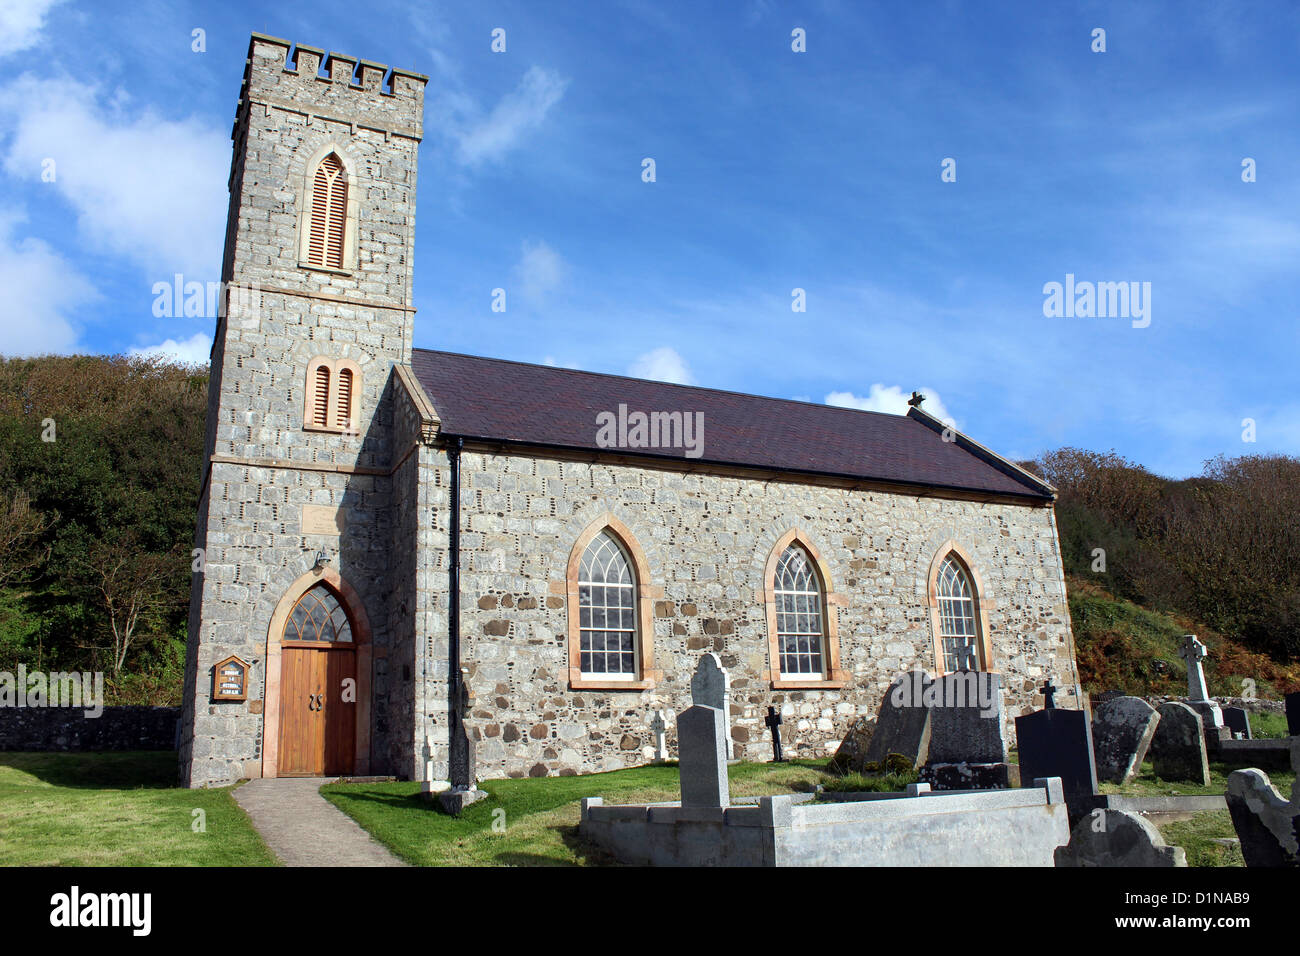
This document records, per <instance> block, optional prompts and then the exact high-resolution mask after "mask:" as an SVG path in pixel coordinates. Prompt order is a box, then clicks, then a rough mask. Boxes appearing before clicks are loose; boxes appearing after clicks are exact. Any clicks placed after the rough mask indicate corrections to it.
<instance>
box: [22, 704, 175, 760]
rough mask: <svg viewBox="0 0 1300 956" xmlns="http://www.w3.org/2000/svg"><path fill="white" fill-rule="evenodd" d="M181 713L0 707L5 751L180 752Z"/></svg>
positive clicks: (168, 710) (153, 709)
mask: <svg viewBox="0 0 1300 956" xmlns="http://www.w3.org/2000/svg"><path fill="white" fill-rule="evenodd" d="M180 715H181V709H180V708H179V707H105V708H104V712H103V713H102V714H100V715H99V716H98V717H87V716H86V715H85V713H84V712H83V711H82V710H81V709H80V708H76V707H0V750H32V751H73V750H175V749H176V734H177V722H178V721H179V720H180Z"/></svg>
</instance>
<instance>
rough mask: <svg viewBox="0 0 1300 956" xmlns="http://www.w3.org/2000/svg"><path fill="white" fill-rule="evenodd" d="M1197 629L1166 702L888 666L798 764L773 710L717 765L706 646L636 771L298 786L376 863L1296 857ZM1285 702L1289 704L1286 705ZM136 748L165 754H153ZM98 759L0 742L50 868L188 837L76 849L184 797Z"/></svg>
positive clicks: (725, 701) (1274, 754)
mask: <svg viewBox="0 0 1300 956" xmlns="http://www.w3.org/2000/svg"><path fill="white" fill-rule="evenodd" d="M1198 643H1199V642H1197V641H1196V639H1195V638H1193V637H1191V636H1188V637H1187V638H1186V641H1185V644H1186V651H1187V660H1188V691H1189V693H1188V695H1187V697H1185V698H1179V699H1156V698H1148V699H1143V698H1138V697H1133V696H1125V695H1120V694H1098V695H1096V698H1095V699H1094V700H1093V701H1091V706H1090V707H1088V706H1085V707H1084V708H1082V709H1076V708H1072V707H1057V706H1056V702H1057V688H1056V687H1055V685H1054V683H1053V682H1052V680H1050V679H1045V680H1044V681H1043V683H1042V685H1041V686H1040V687H1038V688H1037V695H1036V697H1035V699H1036V700H1041V706H1038V707H1036V708H1023V709H1022V712H1021V713H1019V714H1018V715H1015V714H1010V713H1008V712H1007V707H1006V704H1005V695H1004V694H1003V693H1002V692H1001V686H1000V685H1001V681H1002V679H1003V678H1002V677H1001V675H998V674H994V673H987V672H980V671H958V672H956V673H953V674H946V675H940V676H938V677H932V676H930V675H928V674H926V673H924V672H921V671H911V672H907V673H904V674H900V675H898V676H897V677H896V678H895V679H894V681H893V682H892V684H890V685H889V686H888V687H887V688H885V689H884V691H883V692H882V694H881V701H880V705H879V708H878V710H877V713H876V714H875V715H874V717H855V718H854V719H853V720H852V721H850V722H848V723H847V725H846V729H845V731H844V736H843V739H842V741H841V743H840V744H839V746H838V748H836V749H835V752H834V753H833V754H831V755H829V757H828V758H815V759H810V758H808V757H806V756H802V757H796V758H794V759H791V758H790V756H789V753H788V750H787V749H786V748H785V747H784V746H783V734H784V733H786V732H787V728H786V719H787V717H789V716H791V715H790V712H789V711H788V710H786V709H785V707H784V706H771V705H769V706H768V707H767V708H766V710H767V713H766V715H765V716H763V718H762V721H763V727H764V729H765V731H766V734H765V740H763V741H757V740H755V739H754V738H753V737H752V736H751V737H750V738H749V739H748V743H749V747H748V748H747V757H748V758H749V759H746V760H737V759H735V757H734V755H733V750H732V749H731V748H729V746H728V743H729V741H730V740H734V739H736V737H735V735H734V731H733V727H732V725H731V724H730V723H729V720H728V716H729V712H733V710H732V708H733V707H734V705H735V697H736V696H737V693H738V691H737V689H735V688H733V685H732V682H731V679H730V676H729V674H728V672H727V668H726V667H725V666H724V665H723V663H722V659H721V657H720V655H718V654H716V653H712V652H706V653H703V654H701V655H700V656H699V657H698V658H697V659H696V667H695V670H694V674H693V676H692V678H691V681H690V687H691V705H690V706H689V707H687V708H686V709H685V710H683V711H681V712H680V713H677V714H674V713H673V712H672V711H671V710H669V709H667V708H664V707H651V708H650V709H648V710H646V711H645V712H644V713H643V714H642V715H641V719H642V720H643V721H644V726H645V738H644V739H646V740H648V741H650V746H649V747H648V748H647V752H646V754H645V763H644V764H643V765H642V766H640V767H634V768H628V769H624V770H618V771H614V772H611V773H601V774H586V775H576V776H570V777H542V778H523V779H481V778H480V777H479V775H478V772H477V771H476V769H475V760H474V756H475V746H474V742H473V739H472V737H471V735H469V734H466V735H465V737H464V744H465V746H464V748H463V750H462V752H461V754H460V756H459V758H458V762H457V764H456V767H455V768H454V769H455V775H454V776H455V779H454V782H455V783H456V784H457V786H456V787H453V788H452V789H451V790H445V791H441V792H436V793H435V792H433V791H431V790H429V789H428V788H427V787H426V786H425V785H424V783H423V782H421V781H401V780H395V779H393V778H382V777H381V778H366V779H362V778H345V779H342V780H339V781H336V782H329V781H326V782H324V785H323V786H321V785H319V784H314V783H313V782H312V781H305V783H307V784H308V785H309V786H310V788H311V789H312V790H316V789H319V792H320V795H321V796H323V797H324V798H325V800H326V801H328V803H329V804H331V805H333V807H335V808H337V809H339V810H342V811H343V813H344V814H345V815H346V816H348V817H351V818H352V820H353V821H355V822H356V823H357V824H359V825H360V828H361V831H363V832H364V833H367V834H369V837H370V838H371V839H373V840H374V841H375V843H376V844H377V845H379V846H380V847H381V851H386V852H387V853H389V854H391V858H392V859H393V860H395V861H399V862H404V863H408V864H415V865H466V864H470V865H473V864H477V865H535V864H538V863H560V864H569V865H574V864H576V865H617V864H632V865H651V866H715V865H716V866H771V867H779V866H960V865H965V866H1039V867H1043V866H1057V867H1185V866H1198V865H1200V866H1204V865H1236V866H1242V865H1245V866H1250V867H1278V866H1294V865H1295V864H1296V862H1297V861H1298V860H1300V847H1298V846H1297V840H1296V834H1297V822H1298V821H1300V784H1298V783H1297V782H1296V780H1297V777H1296V772H1295V771H1296V769H1297V767H1300V736H1296V735H1288V736H1284V737H1277V736H1271V735H1272V734H1275V733H1277V726H1276V719H1273V718H1268V719H1266V717H1267V715H1268V714H1270V713H1271V711H1270V710H1269V709H1264V708H1261V707H1260V706H1259V705H1257V704H1254V702H1251V701H1234V700H1228V701H1225V700H1222V699H1220V700H1219V701H1213V700H1210V699H1208V697H1204V696H1201V697H1200V698H1199V699H1198V690H1200V689H1201V688H1203V687H1204V677H1203V675H1202V674H1201V673H1200V671H1201V668H1202V667H1203V666H1204V661H1205V657H1204V655H1203V654H1202V653H1201V649H1200V648H1198V647H1197V644H1198ZM1200 693H1201V694H1203V693H1204V692H1203V690H1200ZM1088 703H1089V702H1088V701H1087V700H1085V704H1088ZM1288 704H1289V705H1290V713H1289V714H1288V716H1296V709H1297V706H1296V705H1297V704H1300V699H1297V698H1295V697H1293V698H1292V699H1291V700H1290V701H1288ZM1287 729H1288V730H1290V729H1291V728H1290V727H1288V728H1287ZM1259 732H1263V733H1267V734H1270V736H1259ZM124 742H126V743H129V741H125V740H124ZM756 744H762V745H763V746H766V747H770V760H769V761H768V762H759V761H755V760H754V759H753V758H754V756H755V746H756ZM155 756H157V757H158V763H159V765H160V766H165V765H166V760H167V755H166V753H165V752H163V751H160V752H159V753H158V754H157V755H155ZM104 757H105V755H101V754H79V753H64V754H56V755H50V756H49V757H44V758H42V759H41V760H37V761H33V755H31V754H24V753H15V754H9V755H4V754H0V824H6V823H13V824H16V825H22V821H23V820H24V819H26V817H25V816H24V815H23V814H24V813H25V811H24V810H23V809H22V808H23V807H25V806H27V804H28V803H29V802H30V801H31V800H32V798H33V797H32V795H33V794H34V793H37V794H39V799H40V801H41V802H40V806H41V807H42V808H43V817H44V818H45V819H54V820H59V821H62V822H61V823H60V826H61V828H62V829H64V830H66V831H67V832H66V833H64V834H63V836H62V837H60V838H59V840H58V841H57V842H56V844H55V845H57V846H59V847H60V849H58V850H57V851H55V852H57V853H58V859H59V861H60V862H62V863H64V864H67V865H76V864H78V863H83V864H84V863H87V862H95V861H111V860H113V859H123V860H129V861H137V860H138V861H147V860H148V859H150V858H151V855H157V856H158V858H168V855H169V854H171V855H174V854H177V853H181V852H185V853H192V852H194V851H193V850H183V847H182V846H181V845H180V844H178V843H177V842H176V836H175V834H171V835H169V837H168V839H167V842H166V843H165V844H157V843H150V840H151V839H152V835H151V834H150V833H149V832H148V831H147V828H143V829H141V830H139V831H136V832H134V833H123V834H122V836H121V840H120V841H119V843H120V844H121V847H120V849H119V850H113V851H110V855H107V856H106V855H105V851H104V850H97V851H96V853H97V854H98V855H96V856H87V855H85V854H86V853H87V852H88V851H87V849H86V847H87V846H88V845H89V843H88V841H87V840H86V838H85V837H84V836H78V834H82V833H84V832H90V831H91V830H93V828H94V827H96V826H97V824H96V822H95V820H96V819H97V817H96V813H97V811H98V808H99V807H101V806H106V807H129V806H132V805H134V804H136V803H139V804H140V805H141V807H142V808H143V807H145V806H147V805H150V804H152V803H159V802H161V803H163V804H171V803H175V804H176V805H178V806H180V805H188V800H189V798H188V797H186V796H185V794H186V793H187V791H184V790H181V789H175V790H169V789H166V788H165V786H164V787H163V788H162V789H155V790H152V791H140V792H139V793H138V794H134V795H133V794H127V793H115V792H113V791H112V790H111V789H104V790H97V789H94V788H93V787H87V786H84V785H83V784H82V783H81V781H83V780H84V779H85V778H86V776H87V775H88V774H89V775H90V776H91V777H92V778H93V777H95V776H96V775H100V776H102V775H103V774H104V772H105V771H104V770H102V769H100V768H101V767H103V768H110V767H119V766H122V767H125V766H128V765H129V766H138V765H140V764H139V762H138V761H137V760H136V759H135V756H134V755H132V754H131V753H129V752H126V753H123V754H122V755H121V757H120V758H119V757H114V758H113V760H114V761H117V762H116V763H111V764H104V763H103V760H104ZM61 761H62V763H60V762H61ZM78 761H84V763H78ZM122 761H125V763H123V762H122ZM117 779H118V776H117V771H109V772H108V775H107V776H104V780H105V781H106V784H107V785H109V786H112V785H115V781H116V780H117ZM36 781H41V782H36ZM73 781H76V782H77V783H75V784H74V783H73ZM65 782H66V783H65ZM254 783H256V782H254ZM34 784H35V786H37V787H39V789H38V790H33V785H34ZM65 787H67V789H65ZM245 787H248V788H249V790H248V791H245V790H244V788H245ZM252 789H253V788H252V787H251V786H250V785H248V784H245V785H244V786H242V787H236V788H214V789H212V790H209V791H207V796H206V797H205V798H204V799H205V801H206V802H207V803H208V804H209V807H208V810H207V812H208V813H209V814H216V815H219V816H220V817H221V818H222V819H227V820H228V822H227V823H226V824H224V831H223V832H224V833H225V834H226V845H225V846H215V847H214V849H213V851H212V853H211V859H212V860H213V861H214V862H215V861H217V860H224V861H226V862H228V863H229V862H234V863H238V862H240V861H246V862H247V863H250V864H251V863H255V862H256V863H262V864H265V863H268V862H271V861H273V860H274V859H275V853H274V852H273V851H274V848H273V847H272V848H271V849H268V847H267V845H264V844H262V843H261V841H260V839H259V835H258V833H257V832H256V831H255V830H254V829H253V828H252V827H250V826H248V824H247V822H246V818H244V821H245V822H240V816H241V815H240V811H239V810H238V808H237V807H236V806H235V805H236V804H237V803H238V804H239V805H240V806H244V805H245V804H246V802H247V800H246V797H245V796H244V795H243V794H244V793H245V792H249V793H251V792H252ZM232 798H233V799H232ZM118 812H123V811H118ZM125 812H131V811H125ZM15 814H17V815H15ZM145 816H146V818H147V817H148V814H145ZM503 820H504V821H508V822H509V823H508V826H505V825H502V826H500V827H498V824H499V823H500V822H501V821H503ZM193 839H194V840H195V841H198V839H199V838H198V837H194V838H193ZM111 853H120V854H121V855H120V856H117V857H115V856H112V855H111ZM233 854H238V855H233ZM198 858H199V859H204V858H207V857H205V856H204V855H203V854H199V856H198Z"/></svg>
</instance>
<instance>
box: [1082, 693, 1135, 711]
mask: <svg viewBox="0 0 1300 956" xmlns="http://www.w3.org/2000/svg"><path fill="white" fill-rule="evenodd" d="M1125 696H1127V695H1126V694H1125V693H1124V692H1123V691H1122V690H1103V691H1101V692H1100V693H1097V694H1092V695H1090V699H1091V701H1092V709H1093V712H1094V713H1095V712H1096V710H1097V708H1098V707H1100V706H1101V705H1102V704H1108V703H1110V702H1111V701H1112V700H1118V699H1119V698H1121V697H1125Z"/></svg>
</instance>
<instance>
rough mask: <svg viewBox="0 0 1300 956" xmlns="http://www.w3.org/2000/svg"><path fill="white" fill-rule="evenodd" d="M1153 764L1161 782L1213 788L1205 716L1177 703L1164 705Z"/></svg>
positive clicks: (1157, 728)
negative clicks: (1176, 782) (1185, 781)
mask: <svg viewBox="0 0 1300 956" xmlns="http://www.w3.org/2000/svg"><path fill="white" fill-rule="evenodd" d="M1151 762H1152V764H1154V767H1155V774H1156V776H1157V777H1159V778H1160V779H1161V780H1188V781H1191V782H1192V783H1198V784H1200V785H1201V786H1203V787H1208V786H1209V785H1210V761H1209V758H1208V757H1207V756H1206V752H1205V729H1204V726H1203V725H1202V723H1201V715H1200V714H1198V713H1197V712H1196V711H1194V710H1193V709H1192V708H1191V707H1188V706H1187V705H1186V704H1183V703H1180V702H1179V701H1176V700H1171V701H1166V702H1165V703H1163V704H1161V705H1160V723H1159V724H1158V725H1157V726H1156V734H1155V737H1153V738H1152V739H1151Z"/></svg>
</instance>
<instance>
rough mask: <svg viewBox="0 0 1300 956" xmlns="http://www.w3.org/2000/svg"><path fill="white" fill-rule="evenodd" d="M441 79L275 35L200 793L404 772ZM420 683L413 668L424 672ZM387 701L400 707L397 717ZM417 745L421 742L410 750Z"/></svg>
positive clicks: (220, 344) (246, 289)
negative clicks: (396, 584)
mask: <svg viewBox="0 0 1300 956" xmlns="http://www.w3.org/2000/svg"><path fill="white" fill-rule="evenodd" d="M426 82H427V78H426V77H424V76H422V75H420V74H417V73H411V72H407V71H404V70H396V69H394V70H391V71H390V70H388V68H387V67H386V66H384V65H383V64H380V63H372V62H370V61H367V60H357V59H354V58H352V57H347V56H343V55H341V54H338V53H330V54H329V55H328V56H326V55H325V54H324V51H322V50H318V49H313V48H312V47H307V46H302V45H297V46H294V45H292V44H290V43H289V42H287V41H284V40H280V39H276V38H274V37H268V36H262V35H260V34H254V35H253V37H252V39H251V42H250V43H249V49H248V60H247V66H246V68H245V71H244V79H243V86H242V89H241V92H240V99H239V104H238V107H237V111H236V118H235V125H234V130H233V132H232V140H233V144H234V158H233V161H232V164H231V169H230V181H229V189H230V207H229V218H228V222H227V226H226V246H225V255H224V261H223V264H222V279H223V282H224V283H225V293H224V296H223V299H224V310H223V314H222V315H221V317H220V318H219V319H218V322H217V328H216V334H215V337H214V343H213V347H212V373H211V381H210V385H209V392H208V415H207V434H206V439H205V440H206V448H205V459H204V473H203V476H202V488H201V493H200V506H199V518H198V528H197V533H196V544H195V558H194V570H195V573H194V579H193V588H192V592H191V599H190V622H189V642H188V656H187V664H186V678H185V703H184V709H183V715H182V728H181V740H180V763H181V777H182V782H183V783H185V784H187V785H191V786H206V785H209V784H220V783H225V782H229V781H232V780H236V779H239V778H241V777H259V776H282V775H319V774H367V773H382V772H391V771H389V770H388V767H389V765H390V764H391V763H393V762H395V761H396V762H400V761H401V760H402V759H403V758H404V754H405V753H406V752H407V751H409V750H410V746H411V745H410V738H411V730H410V728H407V727H405V726H404V725H405V724H409V723H410V722H411V719H412V718H411V713H410V711H409V708H406V709H404V710H403V711H402V712H400V713H394V712H390V711H389V708H391V707H394V706H397V705H398V704H399V702H400V701H401V699H402V694H401V690H400V688H398V687H395V686H390V685H391V684H393V683H400V682H401V681H403V680H407V681H409V680H410V675H409V673H407V674H405V675H403V673H402V668H400V667H395V668H394V670H396V671H397V673H390V665H391V662H390V658H389V651H390V650H391V648H390V646H389V645H390V634H389V630H390V629H389V627H388V614H389V609H388V602H389V600H390V592H391V588H392V585H391V582H390V576H389V573H388V572H389V567H388V562H389V556H390V551H391V546H392V544H393V541H392V534H393V532H392V522H391V516H390V513H389V512H390V507H391V506H392V501H391V498H392V487H391V480H392V479H391V476H392V474H393V468H394V466H395V463H394V462H393V460H392V458H393V453H394V452H393V449H394V437H393V429H394V427H395V421H394V419H395V414H394V408H393V402H394V399H393V393H394V384H393V383H394V379H395V377H396V376H399V375H401V374H403V370H404V369H405V368H406V367H407V366H409V363H410V359H411V337H412V335H411V333H412V325H413V318H414V313H415V309H414V308H413V307H412V304H411V289H412V275H411V270H412V265H413V260H414V235H415V191H416V158H417V151H418V148H419V144H420V140H421V136H422V133H423V113H424V87H425V83H426ZM408 670H409V668H408ZM385 701H387V703H385ZM399 737H400V741H399Z"/></svg>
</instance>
